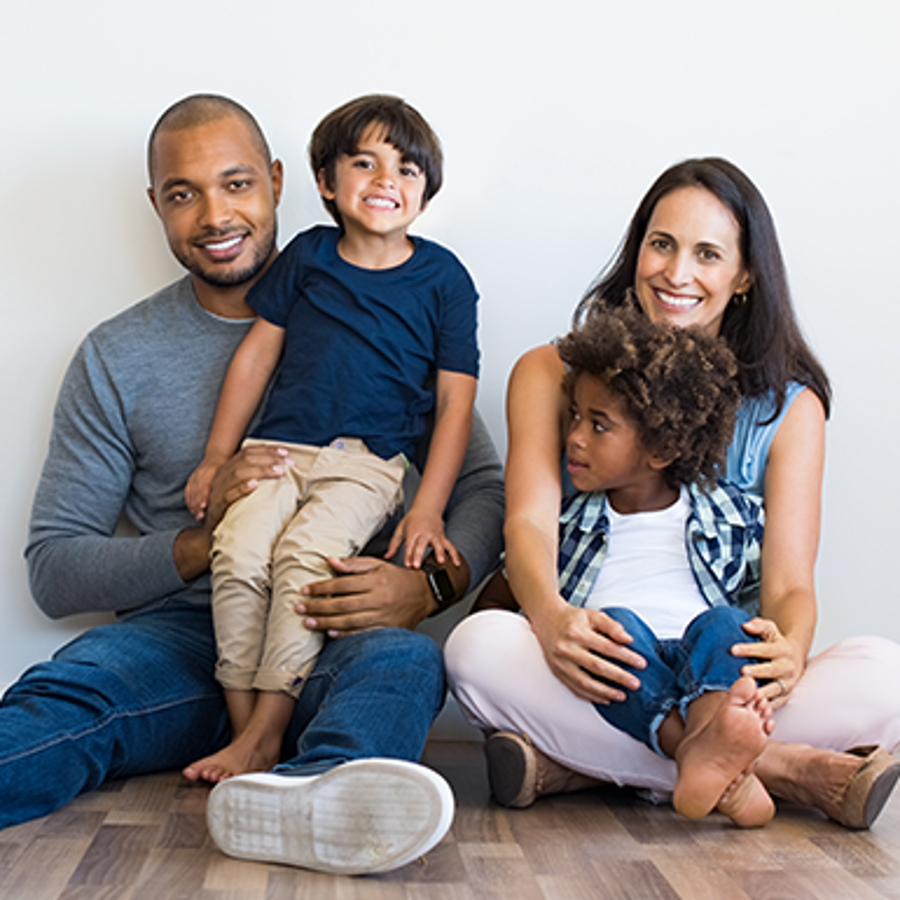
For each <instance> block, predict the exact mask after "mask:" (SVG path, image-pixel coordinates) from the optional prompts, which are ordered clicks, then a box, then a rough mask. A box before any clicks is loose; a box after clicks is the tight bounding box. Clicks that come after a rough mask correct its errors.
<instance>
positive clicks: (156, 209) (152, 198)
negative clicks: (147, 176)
mask: <svg viewBox="0 0 900 900" xmlns="http://www.w3.org/2000/svg"><path fill="white" fill-rule="evenodd" d="M147 197H148V198H149V199H150V205H151V206H152V207H153V211H154V212H155V213H156V214H157V215H159V206H157V204H156V191H154V190H153V188H152V187H148V188H147Z"/></svg>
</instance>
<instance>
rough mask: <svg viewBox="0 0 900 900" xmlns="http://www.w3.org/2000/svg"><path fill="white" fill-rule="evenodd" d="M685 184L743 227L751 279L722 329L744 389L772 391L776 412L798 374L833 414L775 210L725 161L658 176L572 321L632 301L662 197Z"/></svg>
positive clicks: (691, 164)
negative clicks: (794, 294) (795, 300)
mask: <svg viewBox="0 0 900 900" xmlns="http://www.w3.org/2000/svg"><path fill="white" fill-rule="evenodd" d="M684 187H702V188H705V189H706V190H708V191H709V192H710V193H712V194H714V195H715V196H716V197H717V198H718V199H719V200H720V201H721V202H722V203H723V204H724V205H725V206H726V207H727V208H728V209H729V210H730V211H731V214H732V215H733V216H734V218H735V221H736V222H737V223H738V227H739V230H740V247H741V258H742V259H743V262H744V265H745V266H746V267H747V271H748V272H749V274H750V278H751V280H752V283H751V287H750V290H749V291H748V292H747V297H746V301H745V302H743V303H736V302H731V303H729V304H728V307H727V308H726V310H725V315H724V317H723V319H722V328H721V332H720V333H721V335H722V337H723V338H725V340H726V341H727V343H728V346H729V347H730V348H731V350H732V352H733V353H734V355H735V356H736V357H737V361H738V379H739V381H740V386H741V393H742V394H743V395H744V396H747V397H752V396H759V395H765V394H767V393H768V392H769V391H773V392H774V394H775V399H776V413H775V415H777V413H778V412H779V411H780V410H781V407H782V405H783V403H784V396H785V390H786V388H787V385H788V382H790V381H797V382H799V383H800V384H802V385H805V386H806V387H808V388H810V389H811V390H812V391H813V392H814V393H815V394H816V396H817V397H818V398H819V400H821V401H822V406H823V407H824V408H825V415H826V416H827V415H828V414H829V412H830V410H831V386H830V385H829V383H828V376H827V375H826V374H825V370H824V369H823V368H822V366H821V364H820V363H819V361H818V360H817V359H816V357H815V356H814V355H813V352H812V350H810V349H809V346H808V345H807V343H806V341H805V340H804V338H803V335H802V334H801V332H800V327H799V325H798V324H797V318H796V316H795V315H794V308H793V304H792V303H791V294H790V290H789V288H788V283H787V275H786V273H785V268H784V260H783V259H782V257H781V250H780V248H779V246H778V237H777V235H776V233H775V223H774V222H773V221H772V215H771V213H770V212H769V208H768V207H767V206H766V201H765V200H763V198H762V195H761V194H760V192H759V191H758V190H757V189H756V186H755V185H754V184H753V182H752V181H750V179H749V178H747V176H746V175H744V173H743V172H742V171H741V170H740V169H738V168H737V166H735V165H733V164H732V163H730V162H728V161H727V160H724V159H718V158H716V157H707V158H704V159H689V160H686V161H685V162H682V163H679V164H678V165H675V166H672V168H670V169H667V170H666V171H665V172H663V174H662V175H660V176H659V178H657V179H656V181H655V182H654V183H653V185H652V186H651V188H650V190H649V191H648V192H647V193H646V195H645V196H644V199H643V200H641V203H640V205H639V206H638V208H637V211H636V212H635V214H634V217H633V218H632V220H631V224H630V225H629V227H628V233H627V234H626V235H625V239H624V241H623V242H622V245H621V247H620V248H619V252H618V254H617V255H616V258H615V259H614V260H613V261H612V262H611V263H610V265H609V266H608V267H607V268H606V269H605V270H604V271H603V272H602V273H601V275H600V277H599V279H598V280H597V281H596V282H595V283H594V285H592V287H591V288H590V290H589V291H588V293H587V294H586V295H585V296H584V297H583V298H582V300H581V302H580V303H579V304H578V307H577V309H576V310H575V316H574V323H575V324H576V325H577V324H578V323H579V322H581V321H583V320H584V318H585V317H586V316H589V315H590V312H591V309H592V308H593V307H594V306H595V305H597V304H604V305H609V306H620V305H621V304H623V303H625V302H626V300H627V298H628V292H629V289H630V288H632V287H633V285H634V275H635V271H636V270H637V260H638V254H639V252H640V249H641V244H642V243H643V241H644V236H645V235H646V233H647V225H648V224H649V222H650V217H651V216H652V215H653V210H654V209H655V208H656V204H657V203H659V201H660V200H661V199H662V198H663V197H664V196H666V194H669V193H671V192H672V191H675V190H678V189H679V188H684Z"/></svg>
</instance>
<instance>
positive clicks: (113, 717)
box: [0, 693, 219, 765]
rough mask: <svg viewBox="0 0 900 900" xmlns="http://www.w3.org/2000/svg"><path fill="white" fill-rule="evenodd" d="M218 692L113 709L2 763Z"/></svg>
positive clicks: (2, 758) (42, 751) (1, 757)
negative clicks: (123, 721)
mask: <svg viewBox="0 0 900 900" xmlns="http://www.w3.org/2000/svg"><path fill="white" fill-rule="evenodd" d="M218 697H219V694H218V693H204V694H195V695H194V696H192V697H189V698H185V697H180V698H179V699H178V700H170V701H167V702H166V703H160V704H156V705H154V706H148V707H146V708H143V709H141V710H126V711H112V712H109V713H107V714H106V715H104V716H103V717H102V718H101V719H99V720H95V721H94V722H92V723H91V725H90V727H87V728H83V729H81V730H80V731H66V732H64V733H57V734H56V735H54V737H53V739H52V740H47V741H44V742H42V743H40V744H35V745H33V746H32V747H30V748H29V749H28V750H27V751H24V752H22V753H18V754H16V755H14V756H0V765H2V764H6V763H11V762H17V761H18V760H22V759H27V758H28V757H29V756H34V755H35V754H37V753H44V752H45V751H47V750H49V749H51V748H53V747H56V746H58V745H59V744H64V743H66V742H71V741H78V740H82V739H83V738H85V737H88V736H90V735H92V734H95V733H97V732H99V731H102V730H103V729H104V728H107V727H108V726H109V725H110V724H112V723H113V722H116V721H119V720H124V719H136V718H140V717H141V716H146V715H153V714H155V713H158V712H163V711H165V710H167V709H174V708H175V707H178V706H190V705H191V704H194V703H196V702H198V701H201V700H211V699H215V698H218Z"/></svg>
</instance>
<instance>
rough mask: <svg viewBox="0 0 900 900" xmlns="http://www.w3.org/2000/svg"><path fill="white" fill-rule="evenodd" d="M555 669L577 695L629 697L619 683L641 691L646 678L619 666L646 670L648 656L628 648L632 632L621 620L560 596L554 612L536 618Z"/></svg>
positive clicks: (599, 698)
mask: <svg viewBox="0 0 900 900" xmlns="http://www.w3.org/2000/svg"><path fill="white" fill-rule="evenodd" d="M532 629H533V630H534V632H535V634H536V635H537V638H538V641H539V642H540V644H541V649H542V650H543V651H544V657H545V659H546V660H547V664H548V665H549V666H550V669H551V671H552V672H553V674H554V675H556V677H557V678H559V680H560V681H562V683H563V684H565V685H566V686H567V687H568V688H569V689H570V690H571V691H572V692H573V693H574V694H576V695H577V696H579V697H581V698H582V699H584V700H589V701H591V702H592V703H603V704H607V703H611V702H615V701H622V700H624V699H625V693H624V692H623V691H622V690H621V689H620V688H619V687H618V686H619V685H620V686H621V687H623V688H628V689H629V690H637V689H638V688H639V687H640V686H641V683H640V681H639V680H638V679H637V678H636V677H635V676H634V675H632V674H630V673H629V672H626V671H625V670H624V669H622V668H620V667H619V666H618V665H616V662H619V663H624V664H626V665H629V666H631V667H632V668H636V669H643V668H644V666H645V665H646V663H645V662H644V659H643V657H641V656H639V655H638V654H637V653H635V652H634V651H633V650H630V649H628V644H630V643H631V636H630V635H629V634H628V632H627V631H626V630H625V629H624V628H623V627H622V625H621V624H619V623H618V622H616V621H615V620H614V619H611V618H610V617H609V616H607V615H606V614H605V613H602V612H600V611H599V610H594V609H581V608H580V607H576V606H570V605H569V604H568V603H566V602H565V601H563V600H561V599H560V603H559V604H558V605H557V606H556V607H555V609H554V610H553V612H552V614H550V615H547V616H544V617H542V620H541V626H540V627H539V628H538V627H536V626H535V624H534V623H532Z"/></svg>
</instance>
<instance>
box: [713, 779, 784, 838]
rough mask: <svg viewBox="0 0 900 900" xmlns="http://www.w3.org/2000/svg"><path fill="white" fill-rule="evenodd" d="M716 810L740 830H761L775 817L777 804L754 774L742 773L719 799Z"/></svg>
mask: <svg viewBox="0 0 900 900" xmlns="http://www.w3.org/2000/svg"><path fill="white" fill-rule="evenodd" d="M716 809H717V810H718V811H719V812H720V813H724V814H725V815H726V816H728V818H729V819H731V821H732V822H734V824H735V825H737V826H738V827H739V828H761V827H762V826H763V825H765V824H767V823H768V822H770V821H771V820H772V816H774V815H775V804H774V803H773V802H772V798H771V797H770V796H769V792H768V791H767V790H766V789H765V786H764V785H763V783H762V782H761V781H760V780H759V779H758V778H757V777H756V775H755V774H754V773H753V772H741V774H740V775H738V776H737V778H735V779H734V781H732V782H731V784H730V785H728V788H727V789H726V790H725V793H724V794H722V796H721V797H720V798H719V802H718V803H717V804H716Z"/></svg>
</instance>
